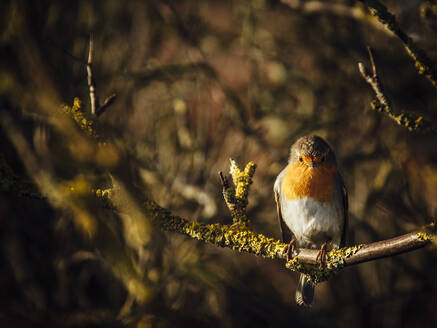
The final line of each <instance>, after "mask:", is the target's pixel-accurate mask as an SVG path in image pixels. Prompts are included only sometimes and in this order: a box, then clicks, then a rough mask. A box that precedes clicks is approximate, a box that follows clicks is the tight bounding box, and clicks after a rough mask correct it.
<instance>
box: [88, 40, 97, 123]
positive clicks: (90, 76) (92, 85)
mask: <svg viewBox="0 0 437 328" xmlns="http://www.w3.org/2000/svg"><path fill="white" fill-rule="evenodd" d="M93 54H94V37H93V34H92V33H91V34H90V45H89V51H88V62H87V65H86V70H87V73H88V87H89V89H90V102H91V114H93V115H96V110H97V108H98V107H99V100H98V99H97V96H96V83H95V81H94V76H93V67H92V65H93Z"/></svg>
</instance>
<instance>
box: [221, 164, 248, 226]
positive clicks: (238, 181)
mask: <svg viewBox="0 0 437 328" xmlns="http://www.w3.org/2000/svg"><path fill="white" fill-rule="evenodd" d="M230 162H231V167H230V170H229V172H230V174H231V176H232V181H233V183H234V186H232V185H231V184H230V183H229V181H227V179H226V177H224V176H223V174H222V173H221V172H219V174H220V178H221V180H222V187H223V198H224V199H225V203H226V205H227V207H228V208H229V211H230V212H231V215H232V219H233V221H234V223H243V224H248V223H249V218H248V217H247V214H246V207H247V204H248V200H247V197H248V196H249V187H250V185H251V184H252V178H253V175H254V174H255V170H256V164H255V163H253V162H249V163H247V165H246V167H245V168H244V170H243V171H241V170H240V168H239V167H238V165H237V163H236V162H235V161H234V160H233V159H230Z"/></svg>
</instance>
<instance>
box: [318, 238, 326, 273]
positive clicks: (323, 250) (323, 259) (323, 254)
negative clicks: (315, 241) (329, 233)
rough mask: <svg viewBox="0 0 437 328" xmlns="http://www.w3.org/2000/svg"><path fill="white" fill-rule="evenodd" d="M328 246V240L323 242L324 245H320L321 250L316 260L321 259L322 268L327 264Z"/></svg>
mask: <svg viewBox="0 0 437 328" xmlns="http://www.w3.org/2000/svg"><path fill="white" fill-rule="evenodd" d="M327 247H328V242H325V243H323V244H322V247H320V251H319V253H318V254H317V257H316V262H318V261H319V260H320V267H321V268H322V267H323V266H324V265H325V258H326V249H327Z"/></svg>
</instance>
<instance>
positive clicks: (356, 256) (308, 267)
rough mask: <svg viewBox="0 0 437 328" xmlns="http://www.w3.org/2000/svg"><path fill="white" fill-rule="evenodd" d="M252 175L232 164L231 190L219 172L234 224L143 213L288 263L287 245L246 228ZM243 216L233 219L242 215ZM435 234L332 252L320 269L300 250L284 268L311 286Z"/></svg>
mask: <svg viewBox="0 0 437 328" xmlns="http://www.w3.org/2000/svg"><path fill="white" fill-rule="evenodd" d="M254 173H255V164H254V163H253V162H250V163H249V164H247V165H246V168H245V169H244V171H241V170H240V169H239V168H238V166H237V165H236V163H235V161H233V160H231V174H232V177H233V180H234V184H235V185H236V188H235V189H234V188H233V187H232V186H230V184H229V182H228V180H227V179H226V178H225V177H224V176H223V174H221V172H220V177H221V179H222V184H223V195H224V198H225V201H226V204H227V205H228V207H229V209H230V210H231V213H232V215H233V220H234V223H233V224H230V225H223V224H219V223H213V224H205V223H200V222H195V221H189V220H186V219H184V218H181V217H179V216H175V215H172V214H171V213H170V212H169V211H168V210H166V209H164V208H162V207H160V206H159V205H158V204H156V203H155V202H153V201H148V202H146V204H145V206H146V211H147V212H148V213H149V216H150V217H151V218H152V221H153V222H154V223H156V224H157V225H159V226H160V227H161V228H162V229H163V230H165V231H171V232H178V233H182V234H184V235H186V236H189V237H190V238H193V239H197V240H201V241H204V242H208V243H211V244H213V245H216V246H219V247H228V248H231V249H233V250H237V251H239V252H245V253H250V254H255V255H257V256H262V257H265V258H270V259H280V260H284V261H287V255H286V253H285V252H284V250H285V248H286V247H287V244H284V243H282V242H281V241H279V240H277V239H275V238H271V237H267V236H264V235H263V234H260V233H257V232H254V231H252V230H250V229H249V228H248V225H247V222H249V220H248V219H247V216H246V213H245V208H246V206H247V196H248V187H249V185H250V183H251V182H252V178H253V175H254ZM243 212H244V215H243V216H234V215H242V214H241V213H243ZM427 229H428V230H427ZM434 230H435V224H431V225H429V226H427V228H426V229H423V230H422V231H418V232H412V233H409V234H406V235H402V236H399V237H396V238H392V239H387V240H384V241H379V242H376V243H372V244H367V245H364V244H363V245H355V246H351V247H345V248H342V249H336V250H332V251H330V252H328V253H327V256H326V261H325V262H324V265H323V266H320V263H319V262H318V261H317V256H318V253H319V250H314V249H303V248H301V249H298V250H297V253H296V254H295V256H294V257H293V258H292V259H291V260H290V261H288V262H286V264H285V265H286V267H287V268H288V269H290V270H292V271H297V272H302V273H305V274H307V275H309V276H310V277H311V279H312V280H313V282H315V283H317V282H321V281H324V280H327V279H329V278H330V277H332V276H333V275H335V274H336V273H338V272H339V271H340V270H341V269H342V268H344V267H346V266H349V265H354V264H359V263H363V262H368V261H372V260H376V259H380V258H384V257H389V256H394V255H397V254H401V253H405V252H409V251H413V250H416V249H418V248H421V247H424V246H426V245H428V244H430V243H431V240H432V232H433V231H434Z"/></svg>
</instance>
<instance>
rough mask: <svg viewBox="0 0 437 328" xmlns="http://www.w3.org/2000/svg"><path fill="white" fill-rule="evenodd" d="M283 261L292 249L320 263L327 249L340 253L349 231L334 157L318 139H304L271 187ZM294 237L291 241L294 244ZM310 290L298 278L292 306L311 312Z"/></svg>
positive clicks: (306, 282)
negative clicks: (312, 254)
mask: <svg viewBox="0 0 437 328" xmlns="http://www.w3.org/2000/svg"><path fill="white" fill-rule="evenodd" d="M274 191H275V200H276V205H277V210H278V218H279V223H280V227H281V231H282V239H283V242H285V243H288V247H287V248H286V250H285V251H286V252H287V258H288V259H289V258H290V254H293V252H294V249H295V247H302V248H313V249H320V252H319V254H318V257H317V259H319V258H320V261H321V263H323V260H324V256H325V254H326V250H327V247H328V246H329V247H330V248H339V247H343V245H344V242H345V234H346V226H347V219H348V218H347V208H348V199H347V192H346V189H345V187H344V184H343V179H342V178H341V175H340V173H339V172H338V169H337V162H336V159H335V154H334V151H333V150H332V149H331V147H330V146H329V145H328V143H327V142H326V141H325V140H323V139H322V138H321V137H318V136H310V137H302V138H300V139H298V140H297V141H296V142H295V143H294V144H293V146H291V149H290V158H289V161H288V165H287V167H286V168H285V169H283V170H282V171H281V173H279V175H278V177H277V178H276V181H275V186H274ZM292 235H294V237H293V238H292ZM313 297H314V284H313V283H312V282H311V281H310V280H309V278H308V277H307V276H306V275H305V274H300V277H299V283H298V286H297V290H296V303H297V304H298V305H304V306H309V305H311V302H312V300H313Z"/></svg>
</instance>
